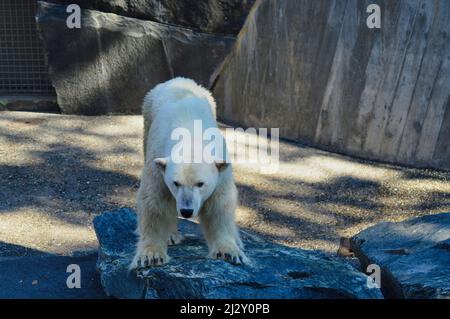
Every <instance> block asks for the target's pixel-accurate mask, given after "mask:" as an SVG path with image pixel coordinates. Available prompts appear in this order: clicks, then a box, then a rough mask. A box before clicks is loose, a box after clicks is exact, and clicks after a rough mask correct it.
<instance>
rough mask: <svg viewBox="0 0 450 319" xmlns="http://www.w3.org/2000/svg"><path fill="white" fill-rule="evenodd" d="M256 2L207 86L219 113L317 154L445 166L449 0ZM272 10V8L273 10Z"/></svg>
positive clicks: (449, 158) (448, 152) (448, 151)
mask: <svg viewBox="0 0 450 319" xmlns="http://www.w3.org/2000/svg"><path fill="white" fill-rule="evenodd" d="M371 3H373V1H371V0H361V1H359V0H350V1H341V0H302V1H297V0H273V1H257V2H256V3H255V4H254V7H253V8H252V10H251V11H250V14H249V16H248V18H247V20H246V23H245V25H244V27H243V28H242V30H241V32H240V34H239V36H238V40H237V43H236V46H235V47H234V49H233V51H232V53H231V54H230V55H229V57H228V58H227V61H226V62H225V63H224V64H223V67H222V69H221V71H220V72H218V77H217V79H216V85H215V88H214V94H215V95H216V98H217V102H218V116H219V118H221V119H222V120H224V121H225V122H229V123H234V124H238V125H242V126H244V127H278V128H280V135H281V136H283V137H286V138H290V139H294V140H297V141H301V142H303V143H306V144H309V145H313V146H318V147H321V148H324V149H326V150H331V151H334V152H341V153H345V154H348V155H354V156H358V157H362V158H366V159H374V160H381V161H386V162H391V163H400V164H407V165H412V166H416V167H435V168H443V169H450V146H449V145H450V143H448V141H449V140H450V120H449V119H450V41H448V39H449V38H450V24H449V23H448V17H449V15H450V1H449V0H437V1H425V2H423V1H419V0H398V1H388V0H380V1H377V4H379V5H380V7H381V17H382V26H381V29H369V28H368V27H367V25H366V19H367V17H368V15H369V14H367V13H366V9H367V7H368V5H369V4H371ZM275 12H276V14H274V13H275Z"/></svg>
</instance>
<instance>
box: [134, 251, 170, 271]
mask: <svg viewBox="0 0 450 319" xmlns="http://www.w3.org/2000/svg"><path fill="white" fill-rule="evenodd" d="M169 259H170V258H169V256H167V254H166V253H164V252H156V251H152V250H151V249H143V250H142V251H140V252H138V253H137V254H136V256H135V257H134V259H133V261H132V263H131V265H130V269H139V268H146V267H149V266H161V265H164V264H165V263H167V262H168V261H169Z"/></svg>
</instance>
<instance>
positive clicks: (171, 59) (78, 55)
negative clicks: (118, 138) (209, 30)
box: [37, 2, 234, 115]
mask: <svg viewBox="0 0 450 319" xmlns="http://www.w3.org/2000/svg"><path fill="white" fill-rule="evenodd" d="M67 16H68V14H67V13H66V12H65V6H63V5H57V4H50V3H46V2H39V10H38V14H37V23H38V28H39V30H40V31H41V32H40V33H41V36H42V38H43V42H44V47H45V50H46V52H47V57H48V64H49V72H50V79H51V81H52V84H53V86H54V87H55V90H56V94H57V99H58V105H59V107H60V108H61V111H62V112H63V113H75V114H86V115H98V114H108V113H112V114H114V113H125V114H130V113H139V112H140V107H141V104H142V99H143V97H144V96H145V94H146V93H147V92H148V91H149V90H150V89H151V88H153V86H155V85H156V84H158V83H160V82H164V81H166V80H168V79H170V78H172V77H176V76H185V77H189V78H192V79H194V80H196V81H197V82H199V83H200V84H203V85H206V86H207V85H208V83H209V80H210V76H211V74H212V73H213V72H214V70H215V69H216V67H217V66H218V65H219V64H220V63H221V62H222V60H223V58H224V57H225V55H226V54H227V53H228V52H229V50H230V48H231V46H232V44H233V43H234V37H229V36H214V35H210V34H203V33H196V32H193V31H192V30H189V29H185V28H179V27H173V26H169V25H164V24H160V23H156V22H151V21H143V20H138V19H133V18H127V17H122V16H119V15H115V14H112V13H101V12H98V11H92V10H82V21H81V28H80V29H69V28H67V26H66V18H67Z"/></svg>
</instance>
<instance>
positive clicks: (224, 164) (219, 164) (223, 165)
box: [215, 161, 230, 172]
mask: <svg viewBox="0 0 450 319" xmlns="http://www.w3.org/2000/svg"><path fill="white" fill-rule="evenodd" d="M215 164H216V167H217V169H218V170H219V172H222V171H223V170H225V169H226V168H227V167H228V166H229V165H230V163H227V162H221V161H215Z"/></svg>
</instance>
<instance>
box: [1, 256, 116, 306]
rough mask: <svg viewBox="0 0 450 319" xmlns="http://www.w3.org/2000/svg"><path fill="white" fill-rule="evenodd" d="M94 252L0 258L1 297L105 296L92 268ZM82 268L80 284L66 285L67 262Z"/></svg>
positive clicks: (93, 267)
mask: <svg viewBox="0 0 450 319" xmlns="http://www.w3.org/2000/svg"><path fill="white" fill-rule="evenodd" d="M96 260H97V254H96V253H93V254H92V253H91V254H86V255H84V254H83V255H80V256H73V257H70V256H55V255H45V256H29V257H12V258H4V257H3V258H0V282H1V289H0V299H18V298H20V299H22V298H24V299H30V298H33V299H35V298H39V299H85V298H90V299H92V298H96V299H97V298H107V296H106V295H105V293H104V292H103V290H102V289H101V285H100V279H99V275H98V273H97V271H96V268H95V263H96ZM71 264H77V265H78V266H80V270H81V281H80V283H81V287H80V288H72V289H70V288H68V287H67V284H66V280H67V277H68V276H69V275H70V273H67V272H66V270H67V266H68V265H71Z"/></svg>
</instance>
